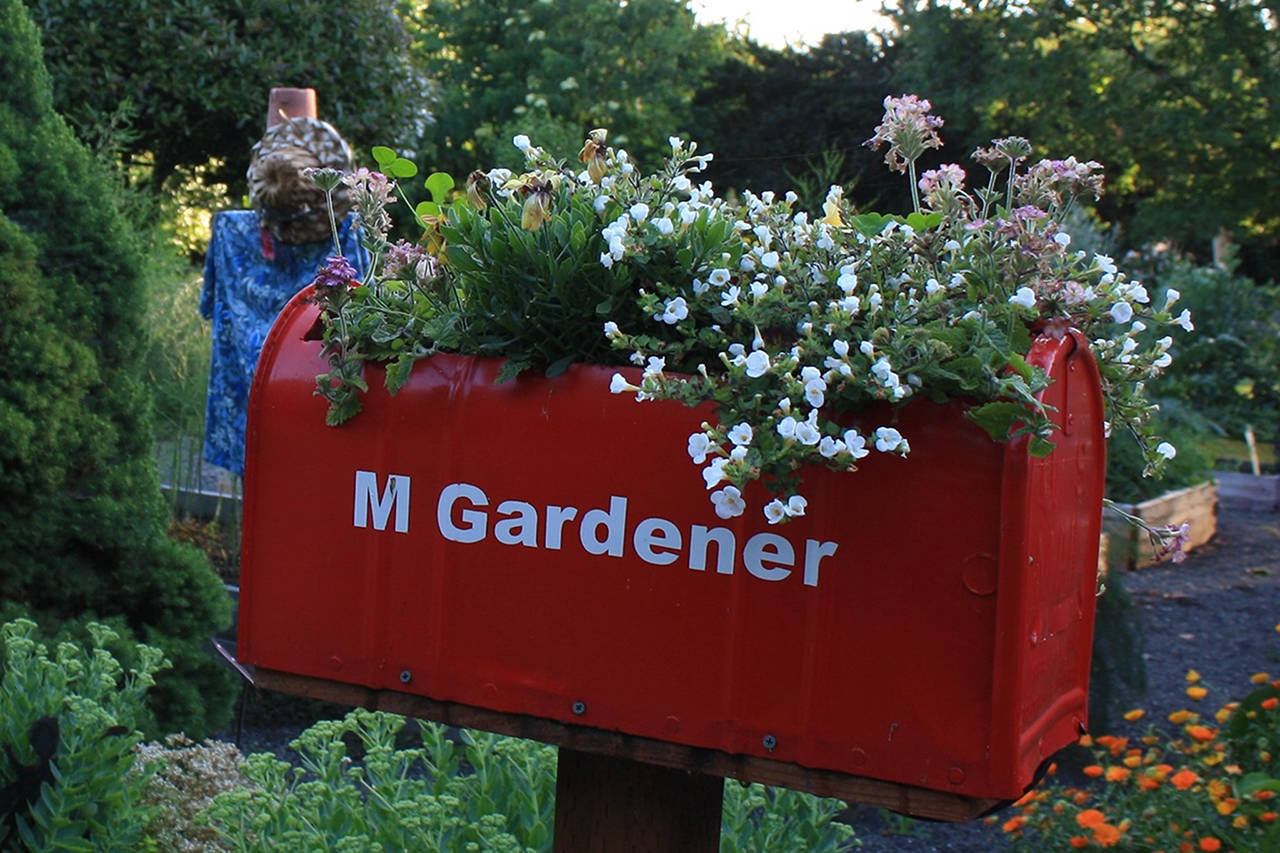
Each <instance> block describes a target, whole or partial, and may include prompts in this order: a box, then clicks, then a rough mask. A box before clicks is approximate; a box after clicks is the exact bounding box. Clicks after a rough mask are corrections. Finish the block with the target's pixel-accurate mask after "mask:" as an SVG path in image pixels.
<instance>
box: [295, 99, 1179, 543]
mask: <svg viewBox="0 0 1280 853" xmlns="http://www.w3.org/2000/svg"><path fill="white" fill-rule="evenodd" d="M942 124H943V122H942V120H941V119H940V118H938V117H936V116H934V115H933V114H932V112H931V105H930V104H929V102H928V101H927V100H925V99H923V98H919V97H916V96H914V95H904V96H902V97H899V98H888V99H886V100H885V116H884V119H883V121H882V122H881V124H880V125H879V126H878V127H877V128H876V130H875V135H874V136H873V137H872V139H871V140H869V141H868V144H870V145H873V146H875V147H879V146H887V147H888V152H887V154H886V162H888V164H889V165H890V167H892V168H894V169H895V170H899V171H902V172H905V173H906V174H907V175H908V177H909V180H910V186H911V190H912V193H913V199H914V202H913V206H914V208H915V209H914V212H912V213H910V214H909V215H907V216H897V215H881V214H876V213H865V212H864V213H858V212H856V211H855V210H854V209H853V208H852V207H851V205H850V204H849V202H848V201H847V200H846V199H845V198H844V195H843V192H842V190H841V189H840V188H839V187H832V188H831V189H830V190H829V192H828V193H827V196H826V199H825V202H824V204H823V205H822V210H821V212H820V214H819V213H816V212H815V213H814V214H810V213H809V212H808V211H805V210H801V209H799V208H798V198H797V196H796V195H795V194H794V193H786V194H782V195H779V194H775V193H772V192H762V193H759V194H756V193H753V192H749V191H746V192H743V193H742V196H741V200H740V201H735V202H730V201H728V200H726V199H725V198H722V197H720V196H718V195H717V194H716V192H715V190H714V188H713V187H712V186H711V184H710V183H709V182H706V181H703V180H701V176H700V174H699V173H700V172H702V171H703V170H704V169H705V168H706V165H707V163H708V162H709V161H710V160H711V155H710V154H704V153H699V152H698V150H697V146H696V145H695V144H693V143H691V142H687V141H685V140H682V139H680V138H678V137H671V138H670V139H669V140H668V142H669V145H670V150H669V154H668V156H667V157H666V159H665V162H664V164H663V166H662V167H661V168H660V169H659V170H657V171H656V172H654V173H652V174H645V173H643V172H642V171H641V170H640V169H639V168H637V166H636V165H635V163H633V162H632V159H631V157H630V156H629V155H628V153H627V152H626V151H625V150H623V149H621V148H614V147H611V146H610V145H609V144H608V134H607V132H606V131H605V130H604V129H597V130H593V131H592V132H591V133H590V134H589V135H588V137H587V139H586V140H585V142H584V144H583V146H582V149H581V150H580V151H579V152H578V155H577V159H576V162H573V163H567V162H565V161H559V160H556V159H554V158H553V157H551V156H550V155H548V154H547V153H546V152H545V151H543V150H542V149H541V148H539V147H537V146H536V145H534V144H533V143H532V142H531V141H530V140H529V139H528V137H525V136H523V135H521V136H517V137H516V138H515V139H513V144H514V145H515V146H516V148H518V149H519V150H520V151H522V152H523V154H524V157H525V160H526V171H524V172H523V173H520V174H515V173H513V172H511V171H508V170H505V169H492V170H489V171H477V172H473V173H472V174H471V176H470V177H469V178H468V180H467V186H466V194H465V200H463V199H459V200H457V201H455V202H453V203H452V204H451V205H449V206H448V208H447V210H444V211H443V212H441V214H440V215H439V216H436V217H432V222H431V223H429V227H430V228H434V229H435V230H434V231H431V232H429V237H430V239H429V240H428V241H427V245H428V247H430V248H440V247H443V251H442V253H441V254H440V257H439V258H432V257H430V256H428V255H427V254H426V253H425V251H424V250H423V249H422V247H421V246H415V245H411V244H403V243H401V244H396V245H390V244H388V243H387V242H386V237H385V230H384V229H383V227H382V224H383V223H384V222H385V221H386V220H385V206H386V204H387V203H389V201H390V198H391V190H392V187H391V186H390V185H389V184H388V183H387V182H386V181H385V179H383V180H379V178H378V176H377V175H376V173H368V174H364V173H361V174H357V175H356V176H350V177H348V178H346V179H344V180H346V181H347V183H348V185H349V186H351V188H352V191H353V196H354V198H355V200H356V203H357V211H358V212H359V214H360V216H361V219H362V221H363V222H365V223H366V224H367V227H368V229H369V230H370V231H371V232H372V237H371V239H370V240H368V241H367V247H368V248H369V250H370V252H371V254H372V256H373V261H374V263H373V265H372V270H373V272H372V274H371V275H369V276H367V277H366V279H365V281H363V282H362V283H361V286H360V287H357V288H355V289H354V290H353V291H352V293H351V295H350V296H349V298H348V297H344V298H343V299H342V300H329V301H328V302H327V303H325V307H326V313H325V328H326V332H325V334H326V354H327V355H328V356H329V358H330V362H331V364H332V365H333V367H334V369H333V370H332V371H331V372H330V373H327V374H324V375H323V376H321V377H320V380H321V381H320V393H322V394H324V395H325V396H326V397H329V399H330V401H331V403H332V404H333V408H331V412H330V415H331V418H330V420H331V421H339V420H341V419H343V418H345V417H349V416H350V415H351V414H353V413H354V412H355V411H356V410H358V403H353V402H352V401H353V400H354V392H351V393H348V392H349V391H350V390H351V389H353V388H358V387H359V384H360V381H359V370H358V361H359V359H362V358H382V359H385V360H393V361H394V367H395V369H393V370H389V371H388V374H387V375H388V381H389V382H390V381H392V379H393V377H394V378H397V381H399V380H402V379H403V377H405V376H407V373H408V367H410V366H411V365H412V361H413V359H415V358H420V357H422V356H424V355H428V354H430V353H431V352H434V351H437V350H440V349H455V350H457V351H462V352H469V353H473V354H479V355H501V356H504V357H506V358H507V359H508V360H509V361H508V364H509V366H510V369H509V370H507V371H506V372H504V374H503V375H504V376H514V375H516V374H518V373H519V372H520V371H522V370H525V369H528V368H529V367H532V366H535V365H538V366H546V367H547V370H548V375H554V373H556V372H558V371H559V370H562V369H564V367H565V366H567V364H569V363H570V362H572V361H575V360H593V361H605V362H609V361H613V362H615V363H618V364H626V363H630V364H633V365H635V366H637V367H640V368H643V371H642V375H641V377H640V379H639V380H638V381H637V382H633V381H631V380H628V379H626V378H624V377H623V376H622V375H621V374H618V375H617V376H615V377H614V379H613V382H612V386H611V388H612V390H613V391H614V392H615V393H631V394H635V395H636V398H637V399H638V400H642V401H643V400H657V399H671V400H679V401H682V402H684V403H688V404H698V403H702V402H708V401H709V402H711V403H712V404H714V408H715V419H714V421H709V422H707V423H704V424H701V425H700V427H699V428H698V430H697V431H695V432H694V433H693V434H692V435H691V436H690V437H689V441H688V448H687V449H688V454H689V457H690V458H691V459H692V460H693V462H694V463H695V464H696V465H698V466H699V468H700V474H701V479H702V481H703V484H704V485H705V487H706V489H707V491H708V492H709V497H710V500H711V503H712V505H713V507H714V509H715V511H716V512H717V514H719V515H720V516H721V517H725V518H729V517H733V516H735V515H738V514H741V513H743V512H745V511H747V510H748V509H749V507H748V506H747V503H746V499H745V498H744V495H745V494H746V490H747V486H748V484H749V483H751V482H752V481H756V480H759V481H762V482H763V483H764V485H765V486H766V487H767V488H768V489H769V490H770V491H771V492H772V495H771V497H770V499H768V500H767V501H766V502H765V503H764V505H763V506H762V507H760V508H759V511H761V512H763V514H764V516H765V517H766V518H767V519H768V521H770V522H772V523H782V522H785V521H786V520H788V519H791V518H795V517H797V516H800V515H803V514H804V513H805V512H806V511H808V509H809V504H808V500H807V499H806V497H805V496H804V495H803V494H802V493H801V491H800V489H801V486H802V475H803V472H804V470H805V466H808V465H819V466H825V467H827V468H831V469H834V470H840V471H852V470H854V469H856V468H857V466H858V463H859V461H860V460H862V459H864V458H865V457H867V456H868V455H869V454H872V453H884V454H896V455H899V456H907V455H908V454H909V453H910V452H911V436H910V435H903V434H902V433H901V432H899V430H898V428H897V427H896V426H895V425H894V423H895V421H894V419H893V418H892V416H891V415H890V414H886V415H885V416H884V419H883V420H881V421H878V422H875V423H861V425H860V426H859V427H854V426H851V422H850V421H851V419H850V418H849V417H848V415H849V413H850V412H852V411H855V410H866V409H867V407H868V406H869V405H870V404H879V406H880V408H879V409H877V411H882V412H888V411H891V407H893V406H900V405H905V404H909V403H911V402H912V401H914V400H917V399H920V398H926V399H931V400H942V399H956V398H959V399H963V400H965V401H966V403H967V404H968V414H969V416H970V417H971V418H972V419H973V420H974V421H975V422H977V423H978V424H980V425H981V426H982V427H983V428H985V429H986V430H987V431H988V432H989V433H990V434H991V435H992V437H993V438H995V439H997V440H1006V439H1009V438H1011V437H1015V436H1022V435H1025V436H1028V442H1029V447H1030V450H1031V452H1033V453H1036V454H1045V453H1048V452H1050V451H1051V450H1052V439H1053V431H1054V426H1053V423H1052V421H1051V418H1050V414H1051V413H1050V412H1048V411H1047V410H1046V409H1045V407H1044V406H1043V405H1042V404H1041V403H1040V401H1039V398H1038V394H1039V392H1041V391H1042V390H1044V388H1045V387H1046V386H1047V384H1048V378H1047V377H1046V376H1045V374H1044V372H1043V371H1042V370H1041V369H1039V368H1037V367H1034V366H1033V365H1031V364H1029V363H1028V362H1027V360H1026V358H1025V356H1026V354H1027V353H1028V351H1029V350H1030V348H1031V344H1032V341H1033V337H1034V335H1035V334H1048V335H1053V336H1057V337H1062V336H1064V335H1066V334H1067V333H1068V331H1069V330H1071V329H1078V330H1080V331H1081V332H1082V333H1083V334H1084V335H1085V336H1087V339H1088V340H1090V341H1091V342H1092V345H1093V346H1092V349H1093V351H1094V355H1095V356H1096V359H1097V361H1098V363H1099V368H1100V370H1101V373H1102V377H1103V385H1104V396H1105V403H1106V413H1107V418H1108V425H1109V428H1117V429H1123V430H1125V431H1127V432H1129V433H1131V434H1132V435H1133V436H1134V437H1135V438H1136V439H1137V440H1138V442H1139V443H1140V444H1141V446H1142V448H1143V451H1144V454H1145V457H1146V459H1147V462H1148V471H1149V472H1150V473H1154V472H1155V471H1156V470H1158V468H1159V467H1160V465H1161V464H1162V463H1163V462H1164V461H1165V460H1166V459H1167V458H1169V457H1171V456H1172V454H1173V453H1174V452H1175V451H1174V449H1173V447H1172V446H1171V445H1169V444H1167V443H1166V442H1162V441H1161V440H1160V439H1159V437H1157V436H1155V435H1153V434H1152V433H1151V429H1150V427H1149V425H1148V421H1149V418H1150V415H1151V413H1152V411H1153V410H1154V407H1153V406H1152V405H1151V404H1150V403H1149V402H1148V400H1147V399H1146V397H1145V393H1144V391H1145V385H1146V383H1147V382H1148V381H1149V380H1150V379H1152V378H1153V377H1155V376H1157V375H1159V374H1160V372H1161V371H1162V370H1163V369H1164V368H1165V367H1167V366H1168V365H1169V364H1170V362H1171V360H1172V356H1171V352H1170V351H1171V346H1172V343H1173V334H1174V332H1173V330H1176V329H1177V328H1179V327H1180V328H1181V329H1184V330H1187V331H1189V330H1190V329H1191V328H1192V323H1191V319H1190V316H1189V314H1187V312H1185V311H1183V312H1182V313H1181V314H1179V315H1176V316H1175V315H1174V314H1173V313H1172V312H1173V311H1174V310H1175V308H1174V305H1175V303H1176V302H1177V299H1178V294H1177V293H1176V292H1173V291H1169V292H1167V293H1164V294H1152V293H1149V292H1148V290H1147V289H1146V288H1145V287H1144V286H1143V285H1142V284H1141V283H1140V282H1138V281H1134V280H1131V279H1130V278H1129V277H1127V276H1126V275H1125V273H1124V272H1122V271H1121V270H1119V269H1118V267H1117V265H1116V264H1115V262H1114V261H1113V260H1112V259H1111V258H1109V257H1106V256H1103V255H1096V254H1091V253H1088V252H1085V251H1082V250H1079V249H1075V248H1073V246H1072V240H1071V236H1070V234H1069V233H1067V232H1066V231H1065V230H1063V227H1062V225H1061V224H1060V223H1061V221H1062V217H1063V216H1065V215H1066V213H1067V212H1068V211H1069V210H1070V209H1071V207H1072V206H1073V205H1074V204H1075V203H1076V202H1077V201H1078V200H1081V199H1084V200H1088V199H1091V198H1096V197H1097V195H1098V194H1099V193H1100V192H1101V188H1102V177H1101V173H1100V171H1099V167H1098V164H1096V163H1094V162H1092V161H1084V162H1082V161H1078V160H1076V159H1074V158H1068V159H1065V160H1040V161H1038V162H1034V163H1030V165H1028V163H1029V162H1030V157H1031V153H1032V149H1031V145H1030V143H1028V142H1027V140H1025V139H1021V138H1018V137H1006V138H1003V139H997V140H994V141H993V142H992V143H991V146H990V147H989V148H982V149H979V150H978V151H976V152H975V159H976V160H977V162H978V163H979V164H980V165H979V168H985V170H986V172H987V179H986V181H985V182H979V185H977V186H971V185H970V183H969V182H970V178H969V175H968V174H967V173H966V171H965V170H964V169H963V168H962V167H960V166H959V165H956V164H946V165H943V166H941V167H939V168H937V169H932V170H929V171H926V172H925V173H924V174H923V175H920V176H918V177H917V174H916V162H917V160H918V158H919V157H920V156H921V155H922V154H923V153H924V152H925V151H927V150H929V149H933V148H938V147H939V146H941V144H942V140H941V137H940V135H939V128H941V126H942ZM424 222H425V220H424ZM584 329H585V332H584ZM353 364H356V367H355V368H353V367H352V365H353ZM393 390H394V389H393ZM335 410H336V412H335ZM694 482H696V480H695V481H694Z"/></svg>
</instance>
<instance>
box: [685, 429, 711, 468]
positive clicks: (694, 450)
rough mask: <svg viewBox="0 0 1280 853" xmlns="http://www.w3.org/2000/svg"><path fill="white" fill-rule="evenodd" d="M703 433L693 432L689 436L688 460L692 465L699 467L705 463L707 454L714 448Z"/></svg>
mask: <svg viewBox="0 0 1280 853" xmlns="http://www.w3.org/2000/svg"><path fill="white" fill-rule="evenodd" d="M714 446H715V445H713V444H712V443H711V439H709V438H707V434H706V433H705V432H695V433H692V434H691V435H690V436H689V458H690V459H692V460H693V464H695V465H701V464H702V463H703V462H706V461H707V453H709V452H710V451H711V449H712V448H713V447H714Z"/></svg>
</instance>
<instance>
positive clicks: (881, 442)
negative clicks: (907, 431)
mask: <svg viewBox="0 0 1280 853" xmlns="http://www.w3.org/2000/svg"><path fill="white" fill-rule="evenodd" d="M902 444H904V441H903V439H902V433H900V432H898V431H897V430H896V429H894V428H893V427H879V428H877V429H876V450H879V451H880V452H881V453H892V452H893V451H895V450H897V449H898V448H899V447H900V446H901V445H902Z"/></svg>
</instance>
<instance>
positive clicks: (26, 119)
mask: <svg viewBox="0 0 1280 853" xmlns="http://www.w3.org/2000/svg"><path fill="white" fill-rule="evenodd" d="M0 36H2V40H3V43H4V45H5V49H4V51H3V52H0V79H3V80H4V81H5V86H4V88H3V91H0V602H11V603H12V602H18V603H21V605H22V606H23V607H24V608H26V609H27V610H28V611H29V612H30V613H32V614H36V615H38V616H39V619H40V621H41V623H42V624H43V625H45V627H46V628H47V629H51V630H52V629H53V628H54V627H55V623H56V622H60V621H62V620H66V619H73V618H77V617H81V616H83V615H85V614H92V615H94V616H96V617H99V618H107V617H112V616H120V617H123V626H126V627H127V629H128V632H129V634H130V637H129V639H132V638H137V639H139V640H142V641H145V642H147V643H150V644H153V645H157V646H159V647H161V648H162V649H163V650H164V653H165V654H166V656H167V657H169V658H170V659H171V660H172V661H173V662H174V670H173V673H172V674H171V675H170V676H169V677H168V678H166V679H165V682H164V684H163V685H161V686H160V687H159V688H158V689H157V690H155V691H153V692H152V694H151V696H150V699H151V702H152V705H153V708H154V709H155V712H156V715H157V718H158V720H159V725H160V727H161V728H164V729H166V730H176V729H179V728H183V729H186V730H187V731H188V732H191V733H195V734H203V733H204V732H206V731H208V730H210V729H213V728H216V727H217V726H219V725H220V724H222V723H223V722H224V721H225V720H226V719H228V718H229V715H230V706H231V702H230V699H231V694H232V691H233V689H234V685H233V683H232V682H231V681H230V679H229V676H228V675H227V674H226V673H225V672H224V671H223V670H222V669H221V668H220V667H219V666H218V665H217V664H216V663H215V661H214V660H213V658H212V656H211V655H209V654H207V653H206V652H205V651H204V650H203V647H204V645H205V644H206V643H207V638H208V637H209V636H211V635H212V634H213V632H214V631H215V630H217V629H218V628H219V627H220V626H221V625H223V624H225V623H226V622H227V621H228V616H229V602H228V600H227V596H226V595H225V593H224V592H223V590H222V589H221V587H220V585H219V583H218V580H217V577H216V575H214V573H213V571H212V569H211V568H210V566H209V564H208V561H207V560H206V559H205V558H204V556H203V555H202V554H200V553H199V552H198V551H196V550H195V549H193V548H190V547H187V546H181V545H178V544H177V543H174V542H173V541H171V540H170V539H169V538H168V537H167V536H166V533H165V530H166V526H167V513H166V507H165V502H164V500H163V498H162V497H161V494H160V489H159V481H158V478H157V474H156V467H155V460H154V458H153V447H152V420H151V416H150V402H149V399H148V389H147V387H146V384H145V382H144V380H143V373H142V364H141V358H142V352H143V348H144V344H145V335H144V327H143V323H142V310H143V306H142V298H141V297H142V294H141V290H140V264H141V261H140V252H139V243H138V238H137V237H136V235H135V234H134V233H133V232H132V231H131V230H130V228H129V227H128V225H127V223H126V222H125V220H124V219H123V218H122V216H121V215H120V214H119V212H118V211H117V210H116V208H115V206H114V201H113V187H112V184H111V180H110V179H109V178H108V177H107V176H106V174H105V173H103V172H102V171H101V170H100V169H99V167H98V166H97V165H96V164H95V161H94V160H93V158H92V157H91V156H90V155H89V153H88V152H87V151H86V150H85V149H84V148H83V147H82V146H81V145H79V143H77V142H76V141H75V138H74V136H73V135H72V133H71V131H70V130H69V129H68V128H67V126H66V124H65V123H64V122H63V121H62V119H61V118H60V117H59V116H57V115H56V114H55V113H54V111H53V109H52V106H51V96H50V91H49V82H48V78H47V74H46V73H45V70H44V68H43V66H42V64H41V59H40V46H39V41H38V38H37V36H36V30H35V28H34V26H33V25H32V23H31V21H30V20H29V19H28V17H27V13H26V10H25V7H24V6H23V4H22V3H21V2H20V0H0Z"/></svg>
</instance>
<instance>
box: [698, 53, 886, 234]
mask: <svg viewBox="0 0 1280 853" xmlns="http://www.w3.org/2000/svg"><path fill="white" fill-rule="evenodd" d="M891 68H892V59H891V56H890V55H887V54H886V49H885V45H884V44H883V42H882V41H881V40H880V39H879V38H878V37H877V36H875V35H873V34H870V33H864V32H852V33H837V34H830V35H827V36H824V37H823V39H822V41H821V43H820V44H818V45H816V46H814V47H810V48H804V49H794V48H790V47H788V48H785V49H783V50H775V49H774V48H771V47H768V46H766V45H760V44H756V43H755V42H752V41H748V40H737V41H735V42H733V44H732V51H731V53H730V55H729V56H728V57H727V59H726V61H725V62H723V63H722V64H720V65H718V66H717V67H716V68H714V69H713V70H712V71H711V73H710V75H709V78H708V81H707V83H706V84H705V85H704V86H703V87H702V88H701V89H700V90H699V91H698V93H697V95H696V96H695V98H694V108H695V111H696V116H697V119H696V121H697V128H696V130H695V138H696V139H697V140H698V141H699V142H700V143H701V144H703V146H704V147H705V148H706V150H709V151H713V152H715V155H716V159H715V160H714V161H713V163H712V164H711V168H710V169H709V170H708V176H709V177H710V178H711V179H712V180H713V181H714V183H715V184H716V186H718V187H722V188H725V189H728V188H737V189H744V188H749V189H752V190H755V191H757V192H759V191H763V190H774V191H775V192H784V191H786V190H796V191H798V192H800V194H801V195H802V196H803V197H804V202H805V205H806V207H807V208H809V209H812V210H817V209H818V208H819V207H820V206H821V202H822V199H823V197H824V196H825V194H826V191H827V188H828V186H830V185H831V184H841V185H845V186H852V187H854V189H855V194H856V196H857V199H858V200H859V202H860V203H863V204H867V205H874V204H885V205H889V204H891V203H892V201H891V200H895V201H896V200H897V199H898V195H899V193H900V192H901V191H902V190H903V186H902V182H901V181H900V180H899V179H898V176H896V175H892V174H890V173H889V172H888V171H887V170H886V169H885V168H884V166H883V163H882V160H883V157H882V156H881V155H877V154H875V153H873V152H871V151H870V150H869V149H867V148H866V147H864V146H863V145H862V143H863V142H864V141H865V140H866V139H868V138H869V137H870V136H871V135H872V133H873V132H874V129H875V126H876V124H878V123H879V121H880V116H881V114H882V113H883V108H882V106H881V104H882V101H883V100H884V97H885V95H886V94H887V93H888V88H887V87H888V86H889V73H890V70H891ZM903 198H905V196H904V197H903Z"/></svg>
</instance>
